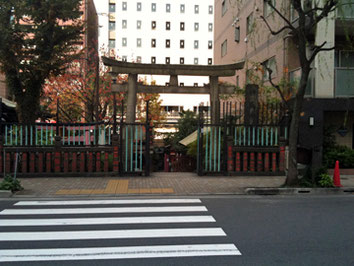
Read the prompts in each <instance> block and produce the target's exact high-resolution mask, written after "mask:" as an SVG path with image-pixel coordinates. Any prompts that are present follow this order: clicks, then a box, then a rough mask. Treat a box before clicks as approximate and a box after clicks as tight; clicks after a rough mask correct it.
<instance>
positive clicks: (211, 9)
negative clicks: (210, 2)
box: [209, 6, 213, 15]
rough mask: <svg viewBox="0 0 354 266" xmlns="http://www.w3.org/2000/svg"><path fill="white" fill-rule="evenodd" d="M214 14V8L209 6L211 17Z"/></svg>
mask: <svg viewBox="0 0 354 266" xmlns="http://www.w3.org/2000/svg"><path fill="white" fill-rule="evenodd" d="M212 14H213V6H209V15H212Z"/></svg>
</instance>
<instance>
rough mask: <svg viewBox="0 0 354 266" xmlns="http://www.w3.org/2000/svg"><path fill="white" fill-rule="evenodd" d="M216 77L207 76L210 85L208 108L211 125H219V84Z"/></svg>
mask: <svg viewBox="0 0 354 266" xmlns="http://www.w3.org/2000/svg"><path fill="white" fill-rule="evenodd" d="M218 79H219V77H218V76H209V83H210V108H211V110H210V111H211V112H210V114H211V123H212V124H219V123H220V100H219V84H218Z"/></svg>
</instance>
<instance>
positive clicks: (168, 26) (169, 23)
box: [166, 21, 171, 30]
mask: <svg viewBox="0 0 354 266" xmlns="http://www.w3.org/2000/svg"><path fill="white" fill-rule="evenodd" d="M170 29H171V22H169V21H166V30H170Z"/></svg>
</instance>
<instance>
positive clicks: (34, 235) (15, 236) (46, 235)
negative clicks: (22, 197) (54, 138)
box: [0, 227, 226, 241]
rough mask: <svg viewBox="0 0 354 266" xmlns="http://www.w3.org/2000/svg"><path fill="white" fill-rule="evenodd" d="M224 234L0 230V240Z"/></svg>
mask: <svg viewBox="0 0 354 266" xmlns="http://www.w3.org/2000/svg"><path fill="white" fill-rule="evenodd" d="M203 236H226V234H225V232H224V231H223V230H222V228H220V227H210V228H166V229H129V230H95V231H53V232H49V231H47V232H1V233H0V241H41V240H81V239H122V238H158V237H203Z"/></svg>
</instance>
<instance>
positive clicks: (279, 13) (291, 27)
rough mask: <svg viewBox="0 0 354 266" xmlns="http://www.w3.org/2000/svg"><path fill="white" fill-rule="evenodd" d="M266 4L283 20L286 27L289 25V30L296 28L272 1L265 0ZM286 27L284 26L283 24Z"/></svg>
mask: <svg viewBox="0 0 354 266" xmlns="http://www.w3.org/2000/svg"><path fill="white" fill-rule="evenodd" d="M266 2H267V4H268V5H269V6H270V7H271V8H272V9H273V10H274V11H275V13H277V14H278V16H279V17H281V18H282V19H283V20H284V22H285V23H286V24H287V27H289V28H290V29H291V30H293V31H296V29H295V28H294V26H293V24H292V23H291V22H290V20H288V19H287V18H286V17H285V16H284V14H282V13H281V12H280V11H279V10H278V9H277V8H276V7H275V6H274V5H273V3H272V1H271V0H266ZM285 27H286V26H285Z"/></svg>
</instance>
